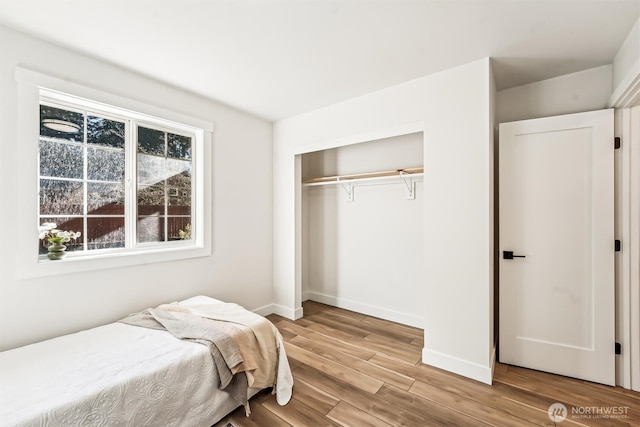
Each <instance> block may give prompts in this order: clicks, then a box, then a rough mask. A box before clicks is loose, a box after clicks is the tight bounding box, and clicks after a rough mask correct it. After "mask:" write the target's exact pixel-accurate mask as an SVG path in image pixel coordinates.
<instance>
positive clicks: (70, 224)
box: [38, 217, 84, 254]
mask: <svg viewBox="0 0 640 427" xmlns="http://www.w3.org/2000/svg"><path fill="white" fill-rule="evenodd" d="M45 222H53V223H54V224H56V228H57V229H58V230H62V231H73V232H77V231H79V232H80V237H79V238H77V239H75V240H71V241H69V242H67V243H65V244H64V245H65V246H66V247H67V252H71V251H78V250H80V251H81V250H82V249H83V244H84V233H82V230H83V229H84V227H83V223H82V218H69V217H55V218H52V217H47V218H40V224H43V223H45ZM49 245H50V243H49V242H48V241H47V240H46V239H45V240H41V241H40V248H39V250H38V253H39V254H46V253H47V252H48V250H47V248H48V246H49Z"/></svg>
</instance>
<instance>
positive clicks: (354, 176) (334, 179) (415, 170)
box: [302, 168, 424, 184]
mask: <svg viewBox="0 0 640 427" xmlns="http://www.w3.org/2000/svg"><path fill="white" fill-rule="evenodd" d="M423 172H424V168H406V169H395V170H388V171H380V172H365V173H356V174H351V175H336V176H323V177H320V178H312V179H308V180H306V181H303V182H302V183H303V184H316V183H321V182H342V181H346V180H350V179H365V178H379V177H384V176H397V175H404V174H407V175H411V174H414V173H423Z"/></svg>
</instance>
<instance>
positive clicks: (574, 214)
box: [499, 110, 615, 385]
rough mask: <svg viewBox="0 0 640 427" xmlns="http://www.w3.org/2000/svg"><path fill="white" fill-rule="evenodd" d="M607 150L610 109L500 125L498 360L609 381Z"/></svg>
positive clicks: (610, 272) (611, 295)
mask: <svg viewBox="0 0 640 427" xmlns="http://www.w3.org/2000/svg"><path fill="white" fill-rule="evenodd" d="M613 150H614V141H613V110H603V111H593V112H588V113H579V114H570V115H566V116H557V117H548V118H543V119H534V120H524V121H519V122H511V123H502V124H500V142H499V171H500V172H499V173H500V175H499V182H500V190H499V200H500V211H499V215H500V237H499V239H500V254H499V256H500V294H499V295H500V299H499V307H500V309H499V312H500V318H499V319H500V320H499V326H500V329H499V331H500V347H499V354H500V357H499V359H500V361H501V362H502V363H507V364H512V365H518V366H523V367H527V368H532V369H537V370H541V371H546V372H552V373H556V374H560V375H566V376H570V377H574V378H581V379H585V380H589V381H595V382H598V383H603V384H609V385H615V342H614V340H615V324H614V313H615V306H614V304H615V302H614V250H615V241H614V222H613V221H614V199H613V197H614V196H613V195H614V193H613V191H614V187H613V185H614V183H613V176H614V173H613ZM509 252H511V253H512V255H513V258H512V259H510V258H511V254H510V253H509Z"/></svg>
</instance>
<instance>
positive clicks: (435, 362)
mask: <svg viewBox="0 0 640 427" xmlns="http://www.w3.org/2000/svg"><path fill="white" fill-rule="evenodd" d="M491 359H492V360H491V361H490V366H483V365H479V364H477V363H474V362H469V361H468V360H464V359H459V358H457V357H453V356H449V355H448V354H444V353H440V352H437V351H433V350H429V349H427V348H423V349H422V363H424V364H427V365H431V366H435V367H436V368H440V369H444V370H445V371H449V372H453V373H454V374H458V375H462V376H463V377H467V378H471V379H472V380H476V381H480V382H482V383H485V384H489V385H490V384H491V382H492V380H493V367H494V363H493V361H495V347H494V349H493V351H492V357H491Z"/></svg>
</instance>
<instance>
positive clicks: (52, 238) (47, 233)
mask: <svg viewBox="0 0 640 427" xmlns="http://www.w3.org/2000/svg"><path fill="white" fill-rule="evenodd" d="M56 227H57V225H56V224H55V223H53V222H44V223H42V224H41V225H40V226H38V238H39V239H40V240H48V241H49V242H51V243H54V242H56V243H67V242H69V241H70V240H72V239H77V238H78V237H80V232H79V231H78V232H76V231H65V230H58V229H57V228H56Z"/></svg>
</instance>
